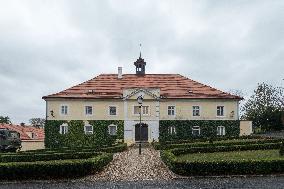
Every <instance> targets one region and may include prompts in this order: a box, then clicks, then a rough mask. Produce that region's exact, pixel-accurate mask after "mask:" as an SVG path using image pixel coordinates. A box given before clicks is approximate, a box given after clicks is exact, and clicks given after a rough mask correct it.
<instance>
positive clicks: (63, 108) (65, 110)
mask: <svg viewBox="0 0 284 189" xmlns="http://www.w3.org/2000/svg"><path fill="white" fill-rule="evenodd" d="M60 112H61V115H67V114H68V106H66V105H62V106H61V111H60Z"/></svg>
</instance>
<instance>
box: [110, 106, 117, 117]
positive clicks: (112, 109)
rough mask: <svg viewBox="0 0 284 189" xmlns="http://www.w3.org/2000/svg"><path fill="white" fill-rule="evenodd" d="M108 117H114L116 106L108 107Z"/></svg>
mask: <svg viewBox="0 0 284 189" xmlns="http://www.w3.org/2000/svg"><path fill="white" fill-rule="evenodd" d="M109 115H116V106H110V107H109Z"/></svg>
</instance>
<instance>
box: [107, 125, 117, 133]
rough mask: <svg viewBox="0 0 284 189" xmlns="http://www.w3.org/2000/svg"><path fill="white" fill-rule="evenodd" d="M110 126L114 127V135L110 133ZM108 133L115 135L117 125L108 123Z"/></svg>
mask: <svg viewBox="0 0 284 189" xmlns="http://www.w3.org/2000/svg"><path fill="white" fill-rule="evenodd" d="M110 127H115V134H114V135H113V134H111V133H110ZM108 134H109V135H111V136H116V135H117V125H114V124H110V125H109V126H108Z"/></svg>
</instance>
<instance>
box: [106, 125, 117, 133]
mask: <svg viewBox="0 0 284 189" xmlns="http://www.w3.org/2000/svg"><path fill="white" fill-rule="evenodd" d="M116 132H117V126H116V125H109V126H108V133H109V134H110V135H116Z"/></svg>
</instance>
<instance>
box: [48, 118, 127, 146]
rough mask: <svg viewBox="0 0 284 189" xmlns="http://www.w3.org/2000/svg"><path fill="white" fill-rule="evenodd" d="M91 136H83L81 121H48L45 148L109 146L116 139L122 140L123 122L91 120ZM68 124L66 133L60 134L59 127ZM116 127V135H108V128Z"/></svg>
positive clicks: (82, 123)
mask: <svg viewBox="0 0 284 189" xmlns="http://www.w3.org/2000/svg"><path fill="white" fill-rule="evenodd" d="M88 122H89V124H90V125H92V126H93V131H94V132H93V134H85V132H84V122H83V121H82V120H72V121H63V120H48V121H46V125H45V128H44V129H45V147H47V148H60V147H80V146H82V147H86V146H94V147H95V146H102V145H111V144H113V143H114V142H115V140H116V139H122V140H123V131H124V121H122V120H91V121H88ZM63 123H67V124H68V133H67V134H60V133H59V131H60V125H62V124H63ZM111 124H114V125H116V126H117V135H115V136H111V135H109V133H108V126H109V125H111Z"/></svg>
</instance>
